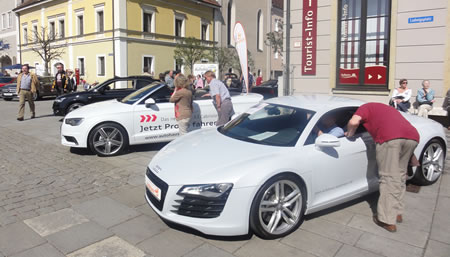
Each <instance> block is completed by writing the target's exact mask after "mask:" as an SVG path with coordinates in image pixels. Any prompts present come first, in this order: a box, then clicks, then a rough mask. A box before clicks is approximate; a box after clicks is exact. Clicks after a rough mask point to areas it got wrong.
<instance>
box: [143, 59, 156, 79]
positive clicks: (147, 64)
mask: <svg viewBox="0 0 450 257" xmlns="http://www.w3.org/2000/svg"><path fill="white" fill-rule="evenodd" d="M153 60H154V58H153V56H150V55H145V56H144V57H143V63H142V71H143V70H144V68H145V67H147V68H148V73H150V74H153V72H154V68H153Z"/></svg>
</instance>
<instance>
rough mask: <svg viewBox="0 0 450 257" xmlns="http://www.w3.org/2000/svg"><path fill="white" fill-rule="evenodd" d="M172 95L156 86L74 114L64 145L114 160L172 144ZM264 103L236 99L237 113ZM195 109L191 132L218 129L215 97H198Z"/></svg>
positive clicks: (64, 130)
mask: <svg viewBox="0 0 450 257" xmlns="http://www.w3.org/2000/svg"><path fill="white" fill-rule="evenodd" d="M172 92H173V90H171V89H170V88H169V87H168V86H166V85H164V84H161V83H160V82H154V83H152V84H150V85H148V86H146V87H144V88H141V89H139V90H138V91H135V92H133V93H131V94H130V95H128V96H126V97H125V98H124V99H122V100H121V101H118V100H115V99H114V100H110V101H104V102H99V103H94V104H90V105H86V106H83V107H82V108H79V109H77V110H75V111H72V112H70V113H69V114H67V115H66V116H65V117H64V121H63V124H62V126H61V143H62V144H63V145H66V146H71V147H79V148H87V147H88V148H90V149H91V150H92V151H93V152H95V153H96V154H98V155H100V156H112V155H116V154H119V153H120V152H122V151H123V150H124V149H126V148H127V147H128V145H137V144H148V143H157V142H168V141H171V140H173V139H175V138H176V137H177V136H178V135H179V131H178V124H177V121H176V119H175V112H174V104H173V103H170V102H169V99H170V96H171V94H172ZM200 93H202V92H200ZM204 93H205V92H204V91H203V94H204ZM262 99H263V97H262V95H259V94H247V95H236V96H232V102H233V108H234V111H235V113H236V114H240V113H242V112H244V111H245V110H247V109H248V108H250V107H251V106H253V105H255V104H257V103H259V102H260V101H262ZM193 107H194V112H193V114H192V118H191V123H190V128H189V129H190V130H197V129H200V128H204V127H214V126H215V122H216V120H217V112H216V110H215V108H214V106H213V104H212V100H211V97H201V94H200V95H197V97H195V98H194V101H193Z"/></svg>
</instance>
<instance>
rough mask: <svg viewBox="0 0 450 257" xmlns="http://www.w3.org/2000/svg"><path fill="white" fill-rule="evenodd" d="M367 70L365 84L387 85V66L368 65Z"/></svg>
mask: <svg viewBox="0 0 450 257" xmlns="http://www.w3.org/2000/svg"><path fill="white" fill-rule="evenodd" d="M365 72H366V74H367V76H366V79H365V81H364V84H369V85H385V84H386V72H387V69H386V67H385V66H370V67H366V69H365Z"/></svg>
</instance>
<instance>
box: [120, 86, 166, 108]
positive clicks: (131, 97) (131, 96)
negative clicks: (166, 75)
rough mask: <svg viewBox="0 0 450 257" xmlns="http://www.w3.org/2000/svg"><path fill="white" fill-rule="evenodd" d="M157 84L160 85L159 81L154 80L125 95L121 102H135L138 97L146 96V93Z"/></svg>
mask: <svg viewBox="0 0 450 257" xmlns="http://www.w3.org/2000/svg"><path fill="white" fill-rule="evenodd" d="M159 85H161V82H159V81H155V82H153V83H152V84H150V85H148V86H146V87H143V88H141V89H139V90H137V91H134V92H133V93H131V94H129V95H127V96H126V97H125V98H124V99H122V101H121V102H122V103H124V104H134V103H135V102H137V101H139V99H141V98H142V97H144V96H146V95H147V94H148V93H150V92H152V91H153V90H155V88H156V87H158V86H159Z"/></svg>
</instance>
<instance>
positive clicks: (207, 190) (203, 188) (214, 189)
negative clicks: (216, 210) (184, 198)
mask: <svg viewBox="0 0 450 257" xmlns="http://www.w3.org/2000/svg"><path fill="white" fill-rule="evenodd" d="M232 187H233V184H232V183H221V184H205V185H189V186H183V187H182V188H181V189H180V190H179V191H178V194H179V195H192V196H203V197H207V198H218V197H221V196H222V195H224V194H225V193H227V192H229V191H230V190H231V188H232Z"/></svg>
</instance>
